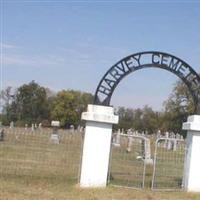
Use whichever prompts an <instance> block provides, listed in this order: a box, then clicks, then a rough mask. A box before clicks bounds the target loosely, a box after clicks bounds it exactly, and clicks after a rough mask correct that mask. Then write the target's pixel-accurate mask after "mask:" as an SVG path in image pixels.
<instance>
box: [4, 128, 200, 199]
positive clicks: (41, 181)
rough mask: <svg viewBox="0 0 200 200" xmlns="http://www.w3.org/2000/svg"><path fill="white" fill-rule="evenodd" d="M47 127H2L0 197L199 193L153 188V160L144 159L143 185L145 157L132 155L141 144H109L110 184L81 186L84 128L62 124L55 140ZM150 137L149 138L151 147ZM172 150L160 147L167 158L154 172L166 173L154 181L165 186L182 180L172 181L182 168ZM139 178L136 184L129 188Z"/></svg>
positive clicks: (197, 196)
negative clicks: (134, 146) (147, 162)
mask: <svg viewBox="0 0 200 200" xmlns="http://www.w3.org/2000/svg"><path fill="white" fill-rule="evenodd" d="M51 133H52V130H51V129H48V128H42V129H38V130H36V131H31V130H30V129H28V130H25V129H24V128H13V129H10V128H6V129H5V138H4V141H0V200H29V199H30V200H33V199H34V200H40V199H41V200H61V199H62V200H63V199H69V200H70V199H72V200H79V199H80V200H97V199H101V200H104V199H105V200H107V199H109V200H110V199H116V200H118V199H120V200H122V199H125V200H126V199H127V200H128V199H144V200H150V199H155V200H160V199H163V200H164V199H165V200H175V199H180V200H182V199H183V200H184V199H191V200H199V199H200V194H195V193H186V192H183V191H175V190H174V191H156V192H155V191H151V180H152V172H153V166H152V165H146V173H145V182H144V186H145V188H144V189H142V188H141V180H142V179H141V177H142V175H143V169H144V168H143V163H144V162H143V161H142V159H136V157H137V156H138V155H140V151H141V149H140V148H137V149H133V150H132V151H131V152H129V153H127V152H126V145H125V143H124V145H122V146H121V147H113V151H112V154H111V161H110V163H111V164H110V171H111V173H110V174H109V184H108V187H107V188H101V189H82V188H80V187H79V185H78V182H79V176H80V165H81V154H82V145H83V139H84V133H83V132H77V131H75V132H72V131H67V130H61V129H60V130H59V136H60V143H59V144H52V142H51V141H50V137H51ZM153 141H154V140H153V139H151V144H152V145H151V148H152V152H154V146H155V145H154V144H153ZM171 153H172V152H171V151H170V152H169V153H167V152H164V154H165V155H164V156H165V158H169V159H166V161H164V160H162V164H160V165H158V167H157V170H158V174H170V176H158V179H157V183H158V184H161V185H162V184H164V185H163V186H165V183H166V186H167V187H168V186H174V185H173V184H175V183H180V181H179V180H178V181H177V180H174V182H173V177H175V176H176V177H177V176H178V177H180V179H181V174H182V171H181V170H180V171H177V170H173V169H182V164H183V163H181V162H180V163H178V162H175V164H174V162H171V163H170V162H169V160H170V159H171V158H175V157H174V156H171V155H170V154H171ZM173 153H174V152H173ZM152 156H153V154H152ZM180 160H181V159H180ZM179 165H180V167H179ZM163 166H165V167H163ZM173 173H174V174H173ZM135 175H136V176H135ZM137 184H138V188H139V189H132V186H135V185H137ZM169 184H170V185H169ZM114 185H115V186H116V185H118V186H120V187H115V186H114ZM175 186H176V185H175ZM128 187H129V188H128Z"/></svg>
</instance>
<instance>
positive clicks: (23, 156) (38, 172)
mask: <svg viewBox="0 0 200 200" xmlns="http://www.w3.org/2000/svg"><path fill="white" fill-rule="evenodd" d="M51 134H52V130H51V129H48V128H43V129H40V130H36V131H31V130H30V129H29V130H25V129H23V128H13V129H10V128H6V129H5V131H4V137H3V139H2V140H1V141H0V178H1V179H8V178H14V179H16V178H18V177H23V178H27V179H29V180H30V179H32V180H33V179H36V178H40V179H41V178H46V179H54V180H55V179H60V180H61V179H63V180H65V181H72V182H76V183H77V181H78V178H79V169H80V160H81V155H82V143H83V133H81V132H74V133H71V132H69V131H66V130H59V133H58V134H59V144H55V143H53V142H52V141H51Z"/></svg>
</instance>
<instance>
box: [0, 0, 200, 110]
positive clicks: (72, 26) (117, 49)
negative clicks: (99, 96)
mask: <svg viewBox="0 0 200 200" xmlns="http://www.w3.org/2000/svg"><path fill="white" fill-rule="evenodd" d="M161 2H162V3H161ZM189 2H190V3H189ZM1 36H2V38H1V44H2V45H1V47H2V48H1V50H2V51H1V56H2V60H1V71H2V76H1V82H2V86H1V87H3V88H5V87H7V86H13V87H18V86H20V85H22V84H24V83H29V82H30V81H31V80H35V81H36V82H38V83H39V84H40V85H42V86H45V87H49V88H50V89H52V90H55V91H58V90H61V89H75V90H81V91H87V92H91V93H93V94H94V93H95V89H96V87H97V85H98V83H99V81H100V79H101V78H102V76H103V75H104V73H105V72H106V71H107V70H108V69H109V68H110V67H111V66H112V65H113V64H115V63H116V62H117V61H119V60H121V59H122V58H123V57H125V56H127V55H130V54H133V53H136V52H140V51H150V50H156V51H163V52H167V53H170V54H173V55H175V56H177V57H179V58H181V59H183V60H184V61H186V62H187V63H188V64H190V66H192V67H193V68H194V69H195V70H196V71H197V72H200V64H199V61H200V1H189V0H188V1H148V3H147V1H139V0H138V1H121V2H120V1H89V2H86V1H67V0H66V1H59V0H58V1H37V0H35V1H18V0H15V1H10V0H5V1H2V3H1ZM177 80H178V78H177V77H175V76H174V75H173V74H170V73H169V72H167V71H163V70H158V69H155V68H154V69H144V70H140V71H137V72H135V73H132V74H130V75H129V76H128V77H126V78H125V79H123V81H122V82H121V83H120V84H119V86H118V87H117V88H116V90H115V92H114V95H113V98H112V101H111V103H112V104H113V105H115V106H118V105H121V106H126V107H133V108H137V107H143V106H144V105H146V104H148V105H150V106H152V107H153V108H154V109H156V110H160V109H161V108H162V103H163V101H164V100H166V99H167V97H168V96H169V94H170V92H171V90H172V88H173V84H174V83H175V82H176V81H177Z"/></svg>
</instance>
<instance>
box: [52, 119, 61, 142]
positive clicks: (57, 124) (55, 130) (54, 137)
mask: <svg viewBox="0 0 200 200" xmlns="http://www.w3.org/2000/svg"><path fill="white" fill-rule="evenodd" d="M51 126H52V127H53V133H52V134H51V138H50V141H51V143H53V144H59V143H60V138H59V135H58V128H59V127H60V122H59V121H52V122H51Z"/></svg>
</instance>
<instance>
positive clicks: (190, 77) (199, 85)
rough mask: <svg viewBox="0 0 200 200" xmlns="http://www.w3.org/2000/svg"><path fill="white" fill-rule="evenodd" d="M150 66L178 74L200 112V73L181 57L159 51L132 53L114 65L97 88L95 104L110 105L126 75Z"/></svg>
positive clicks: (197, 110)
mask: <svg viewBox="0 0 200 200" xmlns="http://www.w3.org/2000/svg"><path fill="white" fill-rule="evenodd" d="M150 67H155V68H160V69H165V70H167V71H170V72H172V73H173V74H175V75H176V76H178V77H179V78H180V79H181V80H182V81H183V82H184V83H185V84H186V85H187V87H188V90H189V92H190V94H191V95H192V97H193V100H194V105H195V113H197V114H200V77H199V75H198V74H197V73H196V72H195V71H194V69H192V67H190V66H189V65H188V64H187V63H186V62H184V61H183V60H181V59H180V58H177V57H175V56H173V55H170V54H168V53H163V52H157V51H148V52H140V53H136V54H132V55H130V56H127V57H125V58H123V59H122V60H120V61H119V62H117V63H116V64H115V65H113V66H112V67H111V68H110V69H109V70H108V71H107V72H106V74H105V75H104V76H103V78H102V79H101V81H100V83H99V85H98V87H97V89H96V93H95V98H94V104H96V105H105V106H109V105H110V100H111V97H112V94H113V92H114V90H115V88H116V87H117V85H118V83H119V82H120V81H121V80H122V79H123V78H124V77H125V76H127V75H128V74H130V73H132V72H134V71H136V70H139V69H143V68H150Z"/></svg>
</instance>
